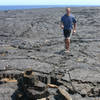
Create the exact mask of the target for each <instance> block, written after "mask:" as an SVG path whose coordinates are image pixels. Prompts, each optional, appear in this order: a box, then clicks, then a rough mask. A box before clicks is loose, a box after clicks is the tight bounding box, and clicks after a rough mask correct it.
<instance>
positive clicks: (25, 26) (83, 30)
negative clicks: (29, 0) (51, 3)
mask: <svg viewBox="0 0 100 100" xmlns="http://www.w3.org/2000/svg"><path fill="white" fill-rule="evenodd" d="M71 9H72V13H73V15H75V17H76V19H77V33H76V34H74V35H73V36H72V39H71V47H70V49H71V52H70V54H65V53H64V42H63V41H64V37H63V33H62V31H61V29H60V27H59V24H60V18H61V16H62V15H64V13H65V8H46V9H30V10H12V11H10V10H8V11H0V100H12V99H13V98H12V97H13V96H12V95H13V94H14V93H15V92H16V91H17V90H18V87H19V85H18V84H17V82H16V80H20V81H21V80H22V79H23V74H22V73H23V72H24V70H26V69H27V68H31V69H32V71H33V72H34V74H35V75H36V77H37V78H38V81H40V82H41V83H40V84H41V85H43V84H44V85H47V84H48V83H49V84H54V85H57V86H59V87H63V88H64V90H66V91H67V92H68V93H69V94H70V95H71V97H72V100H100V21H99V20H100V7H75V8H74V7H73V8H71ZM18 83H19V81H18ZM17 85H18V87H17ZM23 86H24V85H23ZM43 87H45V86H43ZM57 90H58V89H57V88H55V89H54V88H53V89H52V88H48V91H49V94H50V95H49V99H50V100H56V99H57V98H60V100H61V98H62V97H63V96H61V95H60V93H59V92H58V91H57ZM30 91H31V93H33V90H32V89H28V92H30ZM43 91H45V89H43ZM36 93H37V94H38V93H40V92H36ZM44 94H45V93H44ZM20 96H21V95H20ZM54 96H55V97H54ZM43 97H44V96H43ZM40 99H41V98H40ZM58 100H59V99H58Z"/></svg>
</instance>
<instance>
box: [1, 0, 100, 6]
mask: <svg viewBox="0 0 100 100" xmlns="http://www.w3.org/2000/svg"><path fill="white" fill-rule="evenodd" d="M70 4H72V5H100V0H0V5H70Z"/></svg>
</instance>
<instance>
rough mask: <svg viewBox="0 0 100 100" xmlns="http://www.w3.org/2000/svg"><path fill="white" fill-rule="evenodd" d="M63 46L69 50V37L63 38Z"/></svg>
mask: <svg viewBox="0 0 100 100" xmlns="http://www.w3.org/2000/svg"><path fill="white" fill-rule="evenodd" d="M65 48H66V50H67V51H68V52H69V48H70V38H66V39H65Z"/></svg>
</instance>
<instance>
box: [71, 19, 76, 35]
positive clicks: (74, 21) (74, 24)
mask: <svg viewBox="0 0 100 100" xmlns="http://www.w3.org/2000/svg"><path fill="white" fill-rule="evenodd" d="M72 20H73V26H74V27H73V33H75V32H76V19H75V18H74V17H73V18H72Z"/></svg>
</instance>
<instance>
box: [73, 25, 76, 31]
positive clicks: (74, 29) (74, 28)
mask: <svg viewBox="0 0 100 100" xmlns="http://www.w3.org/2000/svg"><path fill="white" fill-rule="evenodd" d="M75 32H76V23H74V27H73V33H75Z"/></svg>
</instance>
